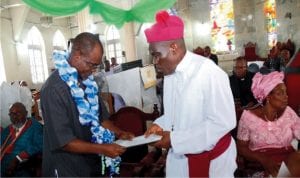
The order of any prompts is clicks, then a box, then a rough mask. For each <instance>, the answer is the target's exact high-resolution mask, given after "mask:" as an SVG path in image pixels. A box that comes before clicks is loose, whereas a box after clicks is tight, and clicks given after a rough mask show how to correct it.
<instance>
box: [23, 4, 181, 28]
mask: <svg viewBox="0 0 300 178" xmlns="http://www.w3.org/2000/svg"><path fill="white" fill-rule="evenodd" d="M120 1H121V0H120ZM23 2H24V3H26V4H27V5H29V6H30V7H32V8H33V9H36V10H38V11H40V12H43V13H45V14H48V15H51V16H67V15H72V14H75V13H77V12H79V11H81V10H83V9H84V8H85V7H87V6H89V8H90V13H91V14H98V15H101V16H102V18H103V20H104V21H105V22H106V23H107V24H112V25H115V26H116V27H117V28H121V27H122V26H123V25H124V23H126V22H131V21H136V22H140V23H145V22H153V21H154V14H155V13H156V12H157V11H159V10H161V9H168V8H170V7H172V6H173V4H174V3H175V2H176V0H140V1H139V2H137V3H136V4H135V5H134V6H133V7H132V8H131V9H130V10H123V9H120V8H116V7H114V6H111V5H108V4H106V3H103V2H100V1H99V0H23Z"/></svg>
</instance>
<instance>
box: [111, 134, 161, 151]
mask: <svg viewBox="0 0 300 178" xmlns="http://www.w3.org/2000/svg"><path fill="white" fill-rule="evenodd" d="M161 137H162V136H160V135H155V134H151V135H149V136H148V137H147V138H145V136H144V135H141V136H138V137H135V138H133V139H132V140H116V141H115V143H116V144H118V145H121V146H123V147H126V148H128V147H133V146H138V145H143V144H148V143H152V142H156V141H158V140H160V139H161Z"/></svg>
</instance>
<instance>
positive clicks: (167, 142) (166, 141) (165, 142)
mask: <svg viewBox="0 0 300 178" xmlns="http://www.w3.org/2000/svg"><path fill="white" fill-rule="evenodd" d="M153 146H155V147H158V148H165V149H169V148H170V147H171V139H170V132H169V131H164V132H162V138H161V140H160V141H158V142H156V143H154V144H153Z"/></svg>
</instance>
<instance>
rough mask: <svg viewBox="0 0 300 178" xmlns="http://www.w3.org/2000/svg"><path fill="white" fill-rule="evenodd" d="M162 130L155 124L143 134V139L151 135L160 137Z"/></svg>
mask: <svg viewBox="0 0 300 178" xmlns="http://www.w3.org/2000/svg"><path fill="white" fill-rule="evenodd" d="M162 132H163V129H162V128H161V127H159V125H157V124H152V125H151V126H150V128H149V129H147V131H146V132H145V134H144V135H145V137H146V138H147V137H148V136H149V135H151V134H156V135H162Z"/></svg>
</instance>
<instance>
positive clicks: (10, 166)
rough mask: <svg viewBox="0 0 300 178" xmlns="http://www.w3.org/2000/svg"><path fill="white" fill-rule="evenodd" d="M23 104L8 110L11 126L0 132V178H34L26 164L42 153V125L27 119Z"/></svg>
mask: <svg viewBox="0 0 300 178" xmlns="http://www.w3.org/2000/svg"><path fill="white" fill-rule="evenodd" d="M26 116H27V110H26V108H25V106H24V104H22V103H19V102H16V103H14V104H13V105H12V106H11V107H10V109H9V117H10V120H11V122H12V123H11V124H10V125H9V126H8V127H6V128H5V129H4V130H2V132H1V177H2V176H14V177H20V176H26V177H27V176H28V177H29V176H35V175H33V174H32V172H31V169H30V168H29V166H25V165H26V162H27V161H28V160H29V159H30V158H32V157H33V156H36V155H37V154H38V153H41V152H42V145H43V131H42V125H41V124H40V123H38V122H37V121H36V120H34V119H29V118H27V117H26Z"/></svg>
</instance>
